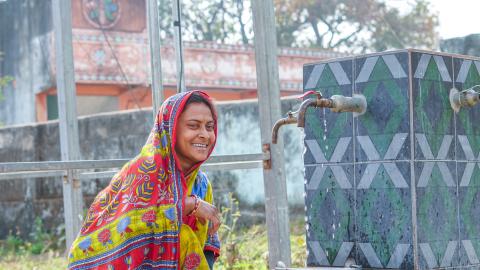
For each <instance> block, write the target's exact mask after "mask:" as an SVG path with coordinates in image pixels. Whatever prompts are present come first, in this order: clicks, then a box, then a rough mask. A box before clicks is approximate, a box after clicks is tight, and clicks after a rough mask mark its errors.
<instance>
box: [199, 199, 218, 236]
mask: <svg viewBox="0 0 480 270" xmlns="http://www.w3.org/2000/svg"><path fill="white" fill-rule="evenodd" d="M198 200H199V201H200V204H199V205H198V210H197V212H195V214H194V215H195V216H196V217H197V218H198V219H199V220H200V222H202V224H205V220H209V221H210V226H209V228H208V234H209V235H212V234H214V233H216V232H217V230H218V228H220V225H221V224H222V221H221V218H220V211H218V209H217V207H215V205H212V204H209V203H208V202H206V201H204V200H202V199H200V198H198Z"/></svg>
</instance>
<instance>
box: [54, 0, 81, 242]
mask: <svg viewBox="0 0 480 270" xmlns="http://www.w3.org/2000/svg"><path fill="white" fill-rule="evenodd" d="M71 9H72V8H71V1H64V0H53V2H52V11H53V27H54V30H55V51H56V53H55V58H56V69H57V71H56V77H57V78H56V79H57V95H58V110H59V120H60V146H61V154H62V160H78V159H80V147H79V141H78V123H77V107H76V93H75V74H74V67H73V49H72V21H71V13H72V11H71ZM63 204H64V212H65V213H64V215H65V231H66V240H67V243H66V244H67V249H68V248H69V247H70V245H71V244H72V242H73V240H74V239H75V235H76V234H77V233H78V232H79V230H80V225H81V219H80V218H79V217H80V216H81V213H82V207H83V197H82V189H81V183H80V181H79V180H78V176H77V175H76V173H75V171H74V170H68V171H67V176H66V177H65V178H64V182H63Z"/></svg>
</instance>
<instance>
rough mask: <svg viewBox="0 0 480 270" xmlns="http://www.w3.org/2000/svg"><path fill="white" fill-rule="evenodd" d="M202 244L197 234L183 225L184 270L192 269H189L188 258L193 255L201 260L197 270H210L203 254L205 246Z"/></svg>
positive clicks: (182, 250)
mask: <svg viewBox="0 0 480 270" xmlns="http://www.w3.org/2000/svg"><path fill="white" fill-rule="evenodd" d="M200 243H201V242H200V241H199V240H198V238H197V235H196V233H194V232H193V230H192V229H191V228H190V226H188V225H186V224H182V227H181V229H180V265H182V266H183V267H182V269H191V268H189V262H188V256H192V254H195V257H196V258H199V259H200V265H199V266H198V268H196V269H198V270H204V269H205V270H208V269H210V268H209V267H208V263H207V259H205V255H204V254H203V245H200ZM197 255H198V256H197ZM186 259H187V261H186Z"/></svg>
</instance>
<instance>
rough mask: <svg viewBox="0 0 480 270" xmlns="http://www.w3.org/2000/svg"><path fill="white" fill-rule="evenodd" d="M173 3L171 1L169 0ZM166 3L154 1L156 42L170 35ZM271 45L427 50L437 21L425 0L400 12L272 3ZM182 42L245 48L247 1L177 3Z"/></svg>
mask: <svg viewBox="0 0 480 270" xmlns="http://www.w3.org/2000/svg"><path fill="white" fill-rule="evenodd" d="M174 1H176V0H174ZM171 2H172V1H171V0H160V7H159V10H160V17H161V27H162V33H163V34H162V37H171V36H173V34H172V33H173V32H172V29H173V27H171V25H172V20H171ZM274 3H275V13H276V22H277V41H278V44H279V45H280V46H285V47H316V48H324V49H337V50H341V51H349V52H365V51H373V50H375V51H378V50H386V49H394V48H405V47H420V48H432V47H433V46H434V45H435V42H436V35H435V27H436V26H437V25H438V20H437V16H436V15H435V14H433V13H431V12H430V10H429V8H428V5H429V2H428V0H410V1H408V3H410V9H409V10H407V11H406V12H401V11H400V10H399V9H398V8H395V7H391V6H388V5H386V1H384V0H274ZM182 9H183V17H182V20H183V22H182V26H183V35H184V37H185V39H186V40H205V41H216V42H221V43H224V42H227V43H242V44H251V43H252V40H253V27H252V18H251V10H250V9H251V5H250V1H243V0H208V1H207V0H184V1H182Z"/></svg>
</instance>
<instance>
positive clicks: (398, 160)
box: [303, 50, 480, 269]
mask: <svg viewBox="0 0 480 270" xmlns="http://www.w3.org/2000/svg"><path fill="white" fill-rule="evenodd" d="M303 74H304V91H309V90H318V91H321V92H322V94H323V96H324V97H330V96H331V95H334V94H341V95H345V96H352V94H363V95H364V96H365V97H366V99H367V103H368V108H367V111H366V113H365V114H364V115H361V116H358V117H353V115H352V114H351V113H341V114H337V113H332V112H330V111H329V110H328V109H327V110H323V109H315V108H310V109H308V113H307V116H306V126H305V135H306V136H305V146H306V152H305V155H304V162H305V194H306V195H305V203H306V215H307V250H308V259H307V265H308V266H343V265H345V263H346V261H347V259H350V260H351V259H354V260H355V262H356V264H359V265H362V266H363V267H371V268H401V269H412V268H414V267H415V268H418V269H426V268H442V267H458V266H469V267H471V266H474V265H477V266H478V265H479V264H480V261H479V256H480V167H479V161H480V123H479V122H477V121H479V120H480V106H478V107H473V108H468V109H466V108H462V109H461V110H460V112H459V113H454V111H453V110H452V108H451V107H450V103H449V98H448V97H449V92H450V89H451V88H452V87H456V88H457V89H459V90H463V89H467V88H469V87H472V86H474V85H477V84H480V59H478V58H473V57H468V56H459V55H449V54H444V53H436V52H427V51H418V50H401V51H392V52H385V53H379V54H372V55H363V56H357V57H351V58H344V59H334V60H330V61H325V62H320V63H315V64H309V65H305V66H304V70H303Z"/></svg>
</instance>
